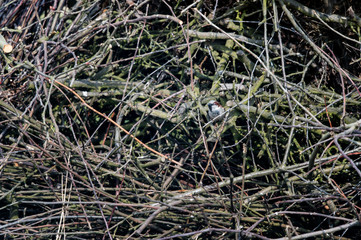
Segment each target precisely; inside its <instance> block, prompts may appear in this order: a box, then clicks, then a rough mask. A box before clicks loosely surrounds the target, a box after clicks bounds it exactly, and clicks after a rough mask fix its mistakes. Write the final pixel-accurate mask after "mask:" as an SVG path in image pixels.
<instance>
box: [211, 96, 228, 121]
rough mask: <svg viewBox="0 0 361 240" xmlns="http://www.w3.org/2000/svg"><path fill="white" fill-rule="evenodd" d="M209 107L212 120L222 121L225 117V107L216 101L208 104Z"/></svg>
mask: <svg viewBox="0 0 361 240" xmlns="http://www.w3.org/2000/svg"><path fill="white" fill-rule="evenodd" d="M207 106H208V116H209V118H210V119H211V120H215V121H218V120H221V119H222V118H223V117H224V112H225V110H224V107H222V105H221V104H220V103H219V102H217V101H215V100H211V101H209V102H208V103H207ZM221 115H222V116H221Z"/></svg>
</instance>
